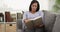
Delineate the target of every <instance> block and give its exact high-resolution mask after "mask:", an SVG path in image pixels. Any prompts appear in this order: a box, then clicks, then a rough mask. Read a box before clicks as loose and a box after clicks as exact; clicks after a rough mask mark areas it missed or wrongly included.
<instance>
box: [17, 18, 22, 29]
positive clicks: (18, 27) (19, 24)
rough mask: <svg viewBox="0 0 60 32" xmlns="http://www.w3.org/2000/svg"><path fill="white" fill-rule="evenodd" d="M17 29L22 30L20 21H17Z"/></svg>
mask: <svg viewBox="0 0 60 32" xmlns="http://www.w3.org/2000/svg"><path fill="white" fill-rule="evenodd" d="M17 29H22V19H17Z"/></svg>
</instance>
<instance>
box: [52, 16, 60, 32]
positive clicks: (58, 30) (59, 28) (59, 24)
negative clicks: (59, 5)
mask: <svg viewBox="0 0 60 32" xmlns="http://www.w3.org/2000/svg"><path fill="white" fill-rule="evenodd" d="M52 32H60V15H57V17H56V21H55V24H54V27H53V30H52Z"/></svg>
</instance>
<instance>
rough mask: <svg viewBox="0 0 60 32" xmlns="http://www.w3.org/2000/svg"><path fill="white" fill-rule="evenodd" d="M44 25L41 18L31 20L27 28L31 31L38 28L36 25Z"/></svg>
mask: <svg viewBox="0 0 60 32" xmlns="http://www.w3.org/2000/svg"><path fill="white" fill-rule="evenodd" d="M42 23H43V22H42V17H41V16H39V17H36V18H34V19H30V21H29V22H28V23H26V26H27V28H29V29H31V28H34V26H36V25H41V24H42Z"/></svg>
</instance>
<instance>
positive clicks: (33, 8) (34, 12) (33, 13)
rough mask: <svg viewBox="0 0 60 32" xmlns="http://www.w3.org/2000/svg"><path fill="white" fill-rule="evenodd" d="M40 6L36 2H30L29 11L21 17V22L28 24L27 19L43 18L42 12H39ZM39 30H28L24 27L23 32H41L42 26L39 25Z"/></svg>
mask: <svg viewBox="0 0 60 32" xmlns="http://www.w3.org/2000/svg"><path fill="white" fill-rule="evenodd" d="M39 9H40V5H39V2H38V1H36V0H35V1H32V2H31V4H30V7H29V11H28V12H25V13H24V15H23V22H24V23H28V22H29V21H30V20H29V19H34V18H36V17H38V16H42V18H43V12H42V11H39ZM39 27H40V28H33V29H28V28H27V26H25V31H24V32H43V28H41V27H43V25H39Z"/></svg>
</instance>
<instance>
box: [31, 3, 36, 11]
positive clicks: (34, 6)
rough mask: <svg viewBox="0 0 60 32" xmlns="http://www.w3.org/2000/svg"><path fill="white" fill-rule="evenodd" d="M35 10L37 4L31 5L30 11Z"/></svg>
mask: <svg viewBox="0 0 60 32" xmlns="http://www.w3.org/2000/svg"><path fill="white" fill-rule="evenodd" d="M36 9H37V3H33V4H32V5H31V10H32V11H34V12H35V11H36Z"/></svg>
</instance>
